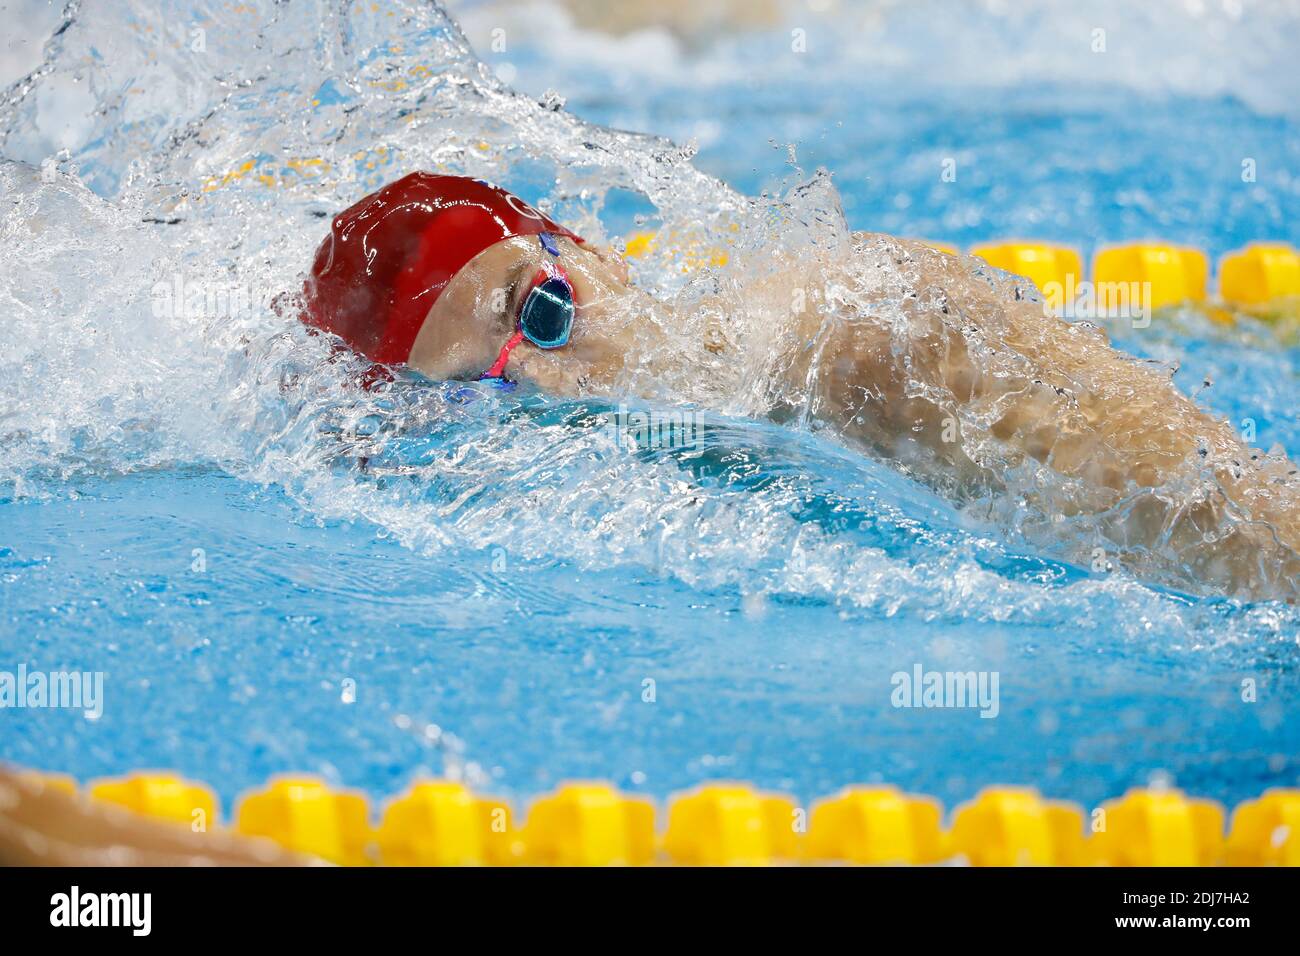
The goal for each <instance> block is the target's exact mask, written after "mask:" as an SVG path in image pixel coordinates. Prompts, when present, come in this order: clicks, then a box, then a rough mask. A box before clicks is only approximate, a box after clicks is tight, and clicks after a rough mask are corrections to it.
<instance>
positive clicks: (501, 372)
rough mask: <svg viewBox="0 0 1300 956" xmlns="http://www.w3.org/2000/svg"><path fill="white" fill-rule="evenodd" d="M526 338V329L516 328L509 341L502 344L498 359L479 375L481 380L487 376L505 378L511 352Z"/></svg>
mask: <svg viewBox="0 0 1300 956" xmlns="http://www.w3.org/2000/svg"><path fill="white" fill-rule="evenodd" d="M523 340H524V330H523V329H516V330H515V334H514V335H512V336H510V339H509V341H507V342H506V344H505V345H503V346H501V351H500V352H499V353H497V360H496V361H495V362H493V363H492V367H491V368H490V369H488V370H487V371H486V372H484V373H483V374H482V375H480V376H479V380H480V381H481V380H482V379H485V378H504V377H505V374H506V363H507V362H509V361H510V353H511V352H513V351H514V349H515V346H517V345H518V344H519V343H520V342H522V341H523Z"/></svg>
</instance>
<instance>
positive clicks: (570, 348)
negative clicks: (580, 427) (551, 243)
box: [408, 236, 635, 394]
mask: <svg viewBox="0 0 1300 956" xmlns="http://www.w3.org/2000/svg"><path fill="white" fill-rule="evenodd" d="M555 244H556V246H558V247H559V250H560V255H559V259H558V260H556V259H555V258H554V257H552V256H551V255H550V253H548V252H546V250H545V249H544V248H543V247H542V245H541V243H540V242H539V241H538V238H537V237H536V236H516V237H514V238H511V239H503V240H501V241H500V242H498V243H496V244H495V245H492V246H489V247H488V248H486V249H484V250H483V251H482V252H481V253H479V254H478V255H477V256H475V257H474V258H473V259H472V260H470V262H469V263H468V264H467V265H465V267H464V268H462V269H461V270H460V271H459V272H458V273H456V275H455V276H453V277H452V280H451V281H450V282H449V283H447V286H446V288H444V289H443V291H442V294H441V295H440V296H439V297H438V301H437V302H436V303H434V305H433V308H431V309H430V310H429V315H428V317H427V318H426V319H425V322H424V325H423V326H422V327H421V329H420V334H419V335H418V336H417V337H416V340H415V345H414V347H413V348H412V350H411V357H410V359H409V360H408V364H410V365H411V366H412V367H414V368H416V369H418V370H420V371H421V372H423V373H424V374H425V375H428V376H429V377H430V378H435V379H474V378H477V377H478V376H479V375H480V374H481V373H482V372H483V371H484V370H486V369H487V368H489V367H490V366H491V365H492V363H493V362H494V361H495V360H496V357H497V354H498V353H499V352H500V351H501V347H502V346H503V345H504V344H505V342H506V340H507V339H509V338H510V336H511V335H512V334H513V333H514V331H515V329H516V327H517V320H518V316H519V307H520V305H521V304H522V299H523V297H524V296H525V295H526V293H527V291H528V287H529V283H530V280H531V279H532V278H533V277H534V276H535V275H536V274H537V271H538V270H539V269H541V268H542V267H543V265H544V264H545V263H547V262H548V261H549V262H557V261H558V263H559V264H560V265H561V266H563V267H564V271H565V272H566V273H567V274H568V277H569V282H570V283H571V284H572V286H573V298H574V305H575V314H574V319H573V331H572V333H571V334H570V337H569V342H568V344H566V345H564V346H562V347H561V348H558V349H541V348H538V347H537V346H536V345H534V344H533V343H531V342H529V341H528V340H524V341H523V342H521V343H520V344H519V345H518V346H517V347H516V348H515V349H514V351H513V352H511V353H510V361H509V363H508V364H507V365H506V375H507V376H508V377H510V378H512V379H515V380H516V381H521V382H531V383H533V384H535V385H537V386H539V387H541V388H544V389H546V390H548V391H554V392H559V393H561V394H573V393H575V392H578V391H582V390H584V389H585V388H587V387H599V386H600V385H602V384H608V383H609V382H610V381H612V379H613V377H614V375H615V374H617V372H618V371H619V369H620V368H621V367H622V364H623V354H624V350H623V345H622V340H623V336H622V335H621V334H620V332H621V330H622V328H623V326H624V325H625V320H623V318H622V317H625V316H626V315H627V313H628V310H627V309H626V308H623V307H622V306H625V305H626V304H627V302H626V300H627V299H628V297H629V296H632V295H634V294H635V293H633V291H632V290H631V289H630V288H629V287H628V275H627V264H626V263H624V262H623V261H622V259H620V258H618V257H617V256H616V255H614V254H612V253H608V252H605V251H603V250H598V249H595V248H594V247H591V246H590V245H579V244H578V243H576V242H574V241H573V240H572V239H568V238H566V237H563V236H557V237H555Z"/></svg>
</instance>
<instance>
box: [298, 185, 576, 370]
mask: <svg viewBox="0 0 1300 956" xmlns="http://www.w3.org/2000/svg"><path fill="white" fill-rule="evenodd" d="M542 232H550V233H554V234H556V235H560V236H568V237H569V238H570V239H573V240H575V241H577V242H581V241H582V240H581V239H580V238H579V237H578V236H577V235H575V234H574V233H572V232H570V231H569V230H568V229H565V228H564V227H563V226H561V225H559V224H557V223H555V222H553V221H552V220H550V219H548V218H547V217H546V216H543V215H542V214H541V213H540V212H538V211H537V210H536V209H534V208H533V207H532V206H529V205H528V204H527V203H525V202H523V201H522V200H520V199H519V198H518V197H516V196H512V195H511V194H510V193H508V192H506V191H505V190H504V189H498V188H497V187H496V186H490V185H488V184H487V183H485V182H483V181H482V180H479V179H468V178H466V177H464V176H437V175H434V174H433V173H411V174H410V175H409V176H406V177H403V178H402V179H399V180H397V182H395V183H390V184H389V185H387V186H385V187H384V188H383V189H380V190H379V191H378V192H374V193H371V194H370V195H369V196H367V197H366V198H365V199H362V200H361V201H360V202H358V203H357V204H356V205H354V206H352V207H350V208H349V209H347V210H345V211H344V212H341V213H339V215H337V216H335V217H334V224H333V226H332V227H331V228H330V234H329V235H328V236H326V237H325V241H324V242H322V243H321V246H320V248H319V249H318V250H317V251H316V261H315V263H314V264H313V265H312V269H311V275H310V276H309V277H308V279H307V282H306V284H305V285H304V287H303V294H304V296H305V298H306V302H307V314H306V315H304V316H303V321H305V322H306V323H307V324H308V325H313V326H315V327H316V328H319V329H323V330H325V331H326V332H333V333H334V334H335V335H337V336H339V337H340V338H341V339H343V341H345V342H347V343H348V345H349V346H351V347H352V349H353V350H354V351H356V352H359V353H360V354H362V355H364V356H366V357H367V358H368V359H370V360H371V361H372V362H378V363H380V364H382V365H391V364H397V363H400V362H405V361H406V360H407V359H408V358H410V355H411V348H412V346H414V344H415V338H416V336H417V335H419V333H420V326H421V325H423V324H424V319H425V316H427V315H428V314H429V309H430V308H431V307H432V306H433V304H434V303H435V302H436V301H438V296H439V295H441V294H442V290H443V289H444V288H445V287H446V285H447V283H448V282H450V281H451V277H452V276H454V275H455V274H456V273H457V272H459V271H460V269H461V267H462V266H464V265H465V263H467V262H469V261H470V260H471V259H473V258H474V257H475V256H476V255H478V254H479V253H480V252H482V251H483V250H484V249H486V248H487V247H488V246H490V245H492V244H493V243H496V242H500V241H501V240H502V239H507V238H509V237H511V236H535V235H537V234H538V233H542Z"/></svg>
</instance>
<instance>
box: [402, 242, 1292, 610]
mask: <svg viewBox="0 0 1300 956" xmlns="http://www.w3.org/2000/svg"><path fill="white" fill-rule="evenodd" d="M559 244H560V247H561V250H560V251H561V255H560V260H559V261H560V262H561V263H562V264H563V266H564V268H565V270H566V271H567V272H568V274H569V277H570V280H571V282H572V284H573V287H574V293H575V301H576V305H577V311H576V316H575V319H574V326H573V333H572V338H571V340H570V342H569V344H568V345H566V346H565V347H563V348H560V349H554V350H542V349H539V348H537V347H536V346H534V345H532V344H531V343H529V342H527V341H525V342H524V343H522V344H521V345H520V346H519V347H518V348H516V349H515V351H514V352H513V353H512V356H511V359H510V362H509V364H508V366H507V369H506V371H507V374H508V376H509V377H510V378H512V379H515V380H518V381H520V382H527V383H530V384H533V385H535V386H537V387H539V388H541V389H544V390H546V391H548V392H551V393H554V394H559V395H567V396H572V395H580V394H584V393H588V392H590V393H594V394H601V393H607V392H608V391H609V390H611V389H614V388H615V387H623V388H626V387H627V386H628V382H629V381H633V382H635V381H636V376H628V375H625V374H624V373H626V372H629V371H631V370H632V366H633V363H645V362H647V361H652V360H648V359H646V358H645V357H646V356H659V358H658V359H657V360H658V361H674V360H677V361H682V362H690V361H692V359H691V356H690V355H689V354H683V353H682V351H681V349H682V345H681V344H680V342H679V341H677V340H678V339H680V338H681V336H673V335H671V334H670V331H671V330H672V329H673V328H680V327H681V325H680V323H678V322H677V318H680V317H675V316H674V314H673V312H672V309H671V308H670V307H668V306H667V305H665V304H664V303H662V302H660V301H658V300H657V299H655V298H654V297H652V296H650V295H648V294H647V293H645V292H644V291H642V290H639V289H636V288H635V287H633V286H630V285H629V284H628V281H627V269H626V266H625V265H624V264H623V263H622V262H621V261H620V260H619V259H618V258H617V257H616V256H614V255H612V254H609V253H606V252H604V251H602V250H598V249H596V248H594V247H588V246H584V245H580V244H578V243H575V242H573V241H571V240H569V239H560V240H559ZM546 256H547V253H545V252H544V251H543V250H542V248H541V247H540V245H539V244H538V243H537V242H536V240H535V239H532V238H531V237H527V238H516V239H509V240H504V241H502V242H499V243H497V244H496V245H494V246H491V247H489V248H488V249H486V250H484V252H483V253H481V254H480V255H479V256H478V257H476V258H475V259H474V260H473V261H472V262H470V263H469V264H468V265H467V266H465V267H464V268H463V269H462V270H461V271H460V272H459V273H458V274H457V275H456V276H455V277H454V278H453V279H452V281H451V282H450V283H449V284H448V286H447V287H446V289H445V290H444V292H443V294H442V296H441V297H440V298H439V300H438V302H437V304H436V305H435V306H434V307H433V309H432V310H431V311H430V314H429V317H428V320H427V321H426V322H425V324H424V326H423V328H422V329H421V332H420V335H419V337H418V338H417V340H416V343H415V347H414V349H413V351H412V355H411V360H410V364H411V365H412V366H413V367H415V368H417V369H419V370H420V371H422V372H424V373H425V374H427V375H429V376H430V377H433V378H436V379H450V378H471V379H472V378H476V377H477V376H478V374H479V373H480V372H482V371H483V370H484V369H486V368H488V367H489V366H491V364H492V362H493V361H494V360H495V359H496V356H497V353H498V351H499V350H500V348H501V346H502V344H503V343H504V342H505V341H506V339H507V338H509V336H510V335H511V333H512V332H513V331H514V322H515V316H516V315H517V313H518V305H519V301H518V300H519V298H520V295H521V294H522V288H521V287H522V286H526V285H527V282H528V279H529V278H531V277H532V275H533V274H534V273H535V272H536V270H537V269H538V268H539V267H540V266H541V264H542V262H543V261H544V260H545V258H546ZM885 260H891V261H892V262H893V264H894V265H895V266H896V267H897V269H898V273H897V274H904V275H906V277H907V281H908V282H909V283H910V287H909V288H907V289H905V290H903V294H902V295H901V296H900V294H899V290H898V289H892V290H882V291H879V293H878V294H877V293H873V292H872V291H871V290H870V289H867V290H866V291H863V292H861V293H860V294H857V295H855V296H853V297H851V299H850V301H851V304H849V305H846V304H844V301H843V299H840V300H838V301H837V303H836V304H835V305H833V306H832V305H828V304H827V302H826V299H825V297H824V296H821V295H819V293H818V292H817V290H819V289H826V288H827V287H828V286H829V285H831V284H833V283H836V282H840V283H843V282H845V281H847V280H846V276H848V274H849V266H846V265H844V264H843V263H840V264H837V263H830V264H827V263H824V262H823V263H821V264H819V265H811V266H810V265H807V264H803V265H799V266H792V267H790V268H789V269H787V270H785V271H780V270H777V271H775V272H773V273H772V274H770V275H768V276H766V277H765V278H764V279H762V280H759V281H756V282H755V283H753V285H752V287H747V288H746V291H745V294H746V297H747V300H750V301H752V300H756V299H760V298H761V299H764V300H767V301H771V302H773V303H789V302H791V301H792V299H791V290H792V289H796V288H797V289H800V290H808V292H809V294H808V295H807V296H806V297H805V296H799V297H797V298H798V300H801V301H804V304H803V306H802V307H801V308H797V309H790V308H789V307H788V306H785V307H784V311H780V310H779V309H778V310H777V311H774V312H773V315H774V321H773V325H774V326H780V329H779V332H778V334H774V335H772V337H771V341H770V350H769V351H770V358H769V360H766V361H765V363H764V364H765V365H766V369H765V372H764V374H765V375H767V376H768V377H770V378H771V379H772V380H773V381H776V382H778V383H780V385H781V387H780V388H778V389H776V390H775V392H776V394H777V395H778V396H784V397H783V398H778V400H777V401H776V403H775V406H774V407H773V408H772V409H771V410H770V413H771V414H772V416H773V417H775V418H778V419H781V418H788V417H794V416H796V415H800V414H809V413H811V414H812V416H813V417H815V418H817V419H819V420H821V421H823V422H825V423H826V424H827V425H829V426H831V427H833V428H834V429H835V430H836V431H837V432H838V433H839V434H841V435H843V436H844V438H846V439H847V440H849V441H851V442H852V443H855V444H857V445H859V446H861V447H865V448H868V449H870V450H872V451H874V452H876V453H878V454H880V455H882V456H884V457H887V458H891V459H893V460H895V461H898V462H900V463H902V464H903V465H905V466H906V467H908V468H909V469H911V470H913V471H914V472H918V473H920V474H921V475H922V476H924V477H925V478H927V479H928V480H930V481H931V483H933V484H936V485H939V486H941V487H943V489H944V490H945V491H947V492H949V493H950V494H952V495H953V496H955V497H956V498H958V499H961V498H963V497H964V498H968V499H969V498H974V497H978V496H980V495H983V494H986V493H987V492H988V491H990V490H992V491H998V490H1005V489H1004V485H1003V479H1004V476H1005V475H1006V473H1007V471H1008V470H1009V469H1013V468H1021V467H1022V466H1024V467H1027V468H1029V469H1033V468H1035V467H1040V466H1041V467H1045V468H1046V469H1048V470H1050V472H1052V473H1053V474H1054V475H1055V476H1057V478H1059V479H1060V480H1059V481H1058V480H1055V479H1053V480H1052V481H1050V482H1047V483H1045V484H1044V483H1039V482H1031V483H1029V485H1028V487H1025V486H1023V485H1021V486H1018V487H1017V490H1016V493H1017V494H1018V495H1020V496H1021V497H1022V498H1023V499H1024V500H1025V501H1026V502H1027V503H1028V504H1029V505H1030V506H1031V507H1032V508H1033V509H1036V511H1037V512H1038V513H1041V514H1044V515H1047V516H1049V518H1050V519H1056V518H1060V519H1069V518H1072V517H1074V516H1079V515H1086V516H1089V517H1090V519H1091V520H1092V521H1093V525H1092V526H1091V527H1094V528H1096V529H1097V530H1098V533H1099V534H1100V535H1101V538H1099V541H1101V540H1103V539H1104V541H1103V543H1104V547H1103V550H1104V551H1106V552H1107V554H1106V560H1108V561H1110V560H1112V559H1113V560H1114V561H1115V563H1117V564H1123V565H1124V566H1126V567H1127V568H1128V569H1129V570H1130V571H1132V572H1133V573H1136V574H1139V575H1141V576H1150V577H1153V578H1155V579H1157V580H1163V581H1166V582H1173V583H1175V585H1177V584H1178V583H1179V582H1180V581H1183V580H1190V581H1192V582H1199V583H1201V584H1204V585H1208V586H1210V587H1212V588H1214V589H1216V590H1220V591H1222V592H1224V593H1227V594H1230V595H1234V596H1239V597H1243V598H1249V599H1260V598H1264V599H1273V598H1281V599H1286V600H1295V599H1296V597H1297V593H1298V592H1300V558H1298V557H1297V551H1300V504H1298V502H1300V499H1298V498H1297V493H1296V490H1295V487H1294V481H1293V479H1291V478H1289V477H1288V476H1287V474H1286V473H1287V472H1294V466H1293V465H1291V463H1290V462H1289V461H1286V460H1285V459H1282V460H1281V461H1279V460H1278V459H1276V458H1275V459H1273V460H1271V461H1265V460H1263V456H1261V455H1260V454H1259V453H1258V452H1255V451H1253V450H1252V449H1250V448H1249V447H1248V446H1246V445H1245V443H1243V442H1242V441H1241V440H1240V439H1239V438H1238V437H1237V435H1236V434H1235V432H1234V431H1233V430H1232V429H1231V428H1230V427H1229V426H1228V425H1227V424H1226V423H1225V422H1222V421H1219V420H1217V419H1215V418H1212V417H1211V416H1209V415H1207V414H1206V413H1204V412H1203V411H1201V410H1200V408H1198V407H1197V406H1196V404H1195V403H1194V402H1193V401H1191V399H1189V398H1187V397H1186V396H1184V395H1182V394H1181V393H1180V392H1178V391H1177V389H1175V388H1174V387H1173V385H1172V384H1171V383H1170V382H1169V380H1168V377H1167V372H1164V371H1162V370H1160V369H1158V368H1152V367H1151V366H1149V365H1147V364H1145V363H1141V362H1138V361H1136V360H1134V359H1133V358H1132V357H1131V356H1128V355H1126V354H1124V353H1121V352H1119V351H1117V350H1115V349H1114V348H1112V347H1111V346H1110V344H1109V341H1108V339H1107V337H1106V335H1105V333H1104V332H1103V331H1102V330H1101V329H1099V328H1097V327H1095V326H1092V325H1091V324H1086V323H1070V322H1065V321H1063V320H1061V319H1059V318H1057V317H1055V316H1053V315H1051V314H1050V313H1046V312H1045V311H1044V309H1043V307H1042V306H1041V305H1039V304H1036V303H1033V302H1029V301H1016V300H1015V299H1014V298H1013V297H1010V296H1008V295H1007V294H1006V293H1005V291H999V290H997V289H995V288H994V287H993V286H991V285H990V284H989V283H988V282H987V281H985V280H983V279H981V278H979V277H977V276H975V275H974V274H973V273H972V271H971V266H970V265H969V261H968V260H964V259H961V258H959V257H954V256H949V255H946V254H943V253H939V252H936V251H934V250H932V249H929V248H927V247H924V246H922V245H920V244H916V243H910V242H906V241H903V240H898V239H895V238H893V237H889V236H883V235H872V234H859V235H856V236H854V237H853V248H852V249H851V250H849V252H848V256H847V257H846V258H845V259H844V262H847V263H852V262H854V261H857V262H868V263H871V264H873V265H874V264H876V263H879V262H882V261H885ZM900 299H901V301H902V304H901V305H900V304H899V301H900ZM666 330H668V331H666ZM707 338H708V336H706V339H707ZM698 344H699V349H698V351H699V352H700V353H701V354H703V352H704V350H706V349H707V350H708V351H709V352H713V353H716V352H717V351H718V348H719V346H718V345H717V344H716V343H715V342H712V341H700V342H699V343H698ZM687 347H689V345H688V346H687ZM728 347H731V348H735V346H734V344H733V345H732V346H726V345H723V346H722V348H724V349H725V348H728ZM990 356H992V358H990ZM654 378H655V376H654V374H653V373H652V374H650V375H649V376H646V375H643V376H642V378H641V381H642V383H645V382H646V381H649V380H653V379H654ZM632 387H633V390H638V387H637V386H636V385H635V384H633V386H632ZM640 390H642V391H644V389H640ZM783 402H784V403H785V404H786V405H788V407H783ZM990 449H996V452H995V453H994V454H992V455H990V454H989V450H990ZM1167 488H1181V489H1183V490H1182V491H1179V492H1177V493H1167V492H1166V490H1165V489H1167ZM1188 488H1191V489H1193V490H1192V491H1190V492H1188V491H1187V490H1186V489H1188ZM1243 517H1245V518H1246V519H1247V520H1242V519H1243ZM1079 548H1082V545H1079V546H1078V548H1076V550H1078V549H1079ZM1090 550H1091V546H1090V545H1089V547H1088V548H1087V549H1084V551H1081V552H1080V553H1079V554H1076V555H1073V556H1074V557H1075V558H1077V559H1079V560H1081V561H1082V560H1086V553H1085V552H1086V551H1090Z"/></svg>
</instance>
